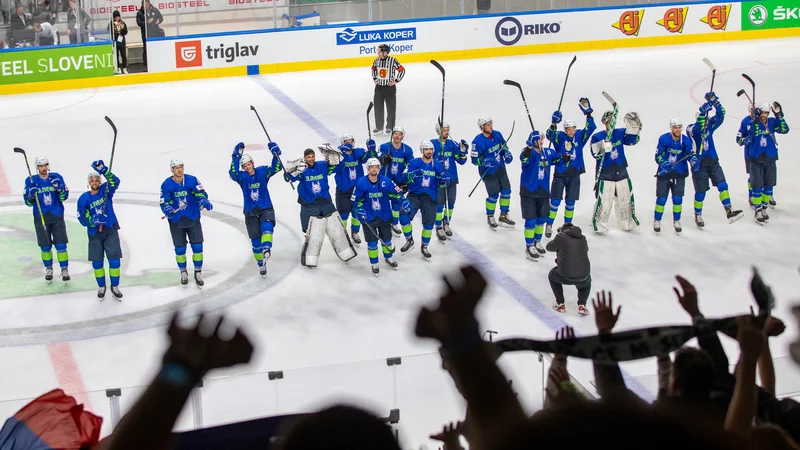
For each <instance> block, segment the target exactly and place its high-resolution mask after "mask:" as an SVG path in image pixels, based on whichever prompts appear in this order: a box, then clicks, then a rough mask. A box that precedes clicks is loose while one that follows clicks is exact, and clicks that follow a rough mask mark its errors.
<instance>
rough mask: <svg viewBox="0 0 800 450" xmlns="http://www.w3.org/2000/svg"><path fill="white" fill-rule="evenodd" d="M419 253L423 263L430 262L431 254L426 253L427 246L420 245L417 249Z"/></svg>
mask: <svg viewBox="0 0 800 450" xmlns="http://www.w3.org/2000/svg"><path fill="white" fill-rule="evenodd" d="M419 251H420V253H422V259H424V260H425V261H430V260H431V252H429V251H428V246H427V245H421V246H420V247H419Z"/></svg>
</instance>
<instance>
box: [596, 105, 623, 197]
mask: <svg viewBox="0 0 800 450" xmlns="http://www.w3.org/2000/svg"><path fill="white" fill-rule="evenodd" d="M603 97H605V98H606V100H608V101H609V103H611V106H612V107H613V108H614V111H613V114H612V116H611V122H609V123H608V126H607V127H606V138H605V139H603V140H604V141H606V142H610V141H611V136H609V131H608V130H611V133H614V127H616V126H617V114H619V105H617V102H616V101H615V100H614V99H613V98H611V96H610V95H608V92H606V91H603ZM605 159H606V154H605V153H603V156H601V157H600V162H598V163H597V173H596V174H595V176H594V198H597V197H598V195H600V190H599V186H600V172H601V171H602V170H603V161H605Z"/></svg>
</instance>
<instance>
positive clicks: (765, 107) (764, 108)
mask: <svg viewBox="0 0 800 450" xmlns="http://www.w3.org/2000/svg"><path fill="white" fill-rule="evenodd" d="M758 109H760V110H761V112H769V109H770V106H769V103H767V102H763V103H761V104H760V105H758ZM45 161H46V160H45Z"/></svg>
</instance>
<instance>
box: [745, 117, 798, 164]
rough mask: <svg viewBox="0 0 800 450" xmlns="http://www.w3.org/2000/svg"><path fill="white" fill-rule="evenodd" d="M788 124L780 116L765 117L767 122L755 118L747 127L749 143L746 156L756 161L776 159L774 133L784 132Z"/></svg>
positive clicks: (786, 130)
mask: <svg viewBox="0 0 800 450" xmlns="http://www.w3.org/2000/svg"><path fill="white" fill-rule="evenodd" d="M788 132H789V126H788V125H786V120H785V119H784V118H783V117H781V118H780V119H778V118H775V117H769V118H767V123H763V122H761V121H760V120H756V121H754V122H752V123H751V124H750V126H749V127H748V128H747V135H748V137H749V141H750V145H749V147H748V150H747V156H748V157H749V158H750V160H752V161H753V162H756V163H764V162H771V161H777V160H778V144H777V143H776V142H775V134H776V133H778V134H786V133H788Z"/></svg>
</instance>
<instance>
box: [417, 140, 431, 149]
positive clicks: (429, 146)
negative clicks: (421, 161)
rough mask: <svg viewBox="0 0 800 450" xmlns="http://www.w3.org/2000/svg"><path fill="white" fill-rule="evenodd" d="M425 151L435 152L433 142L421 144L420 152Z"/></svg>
mask: <svg viewBox="0 0 800 450" xmlns="http://www.w3.org/2000/svg"><path fill="white" fill-rule="evenodd" d="M425 150H431V151H433V142H431V141H422V142H420V144H419V151H420V152H424V151H425Z"/></svg>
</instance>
